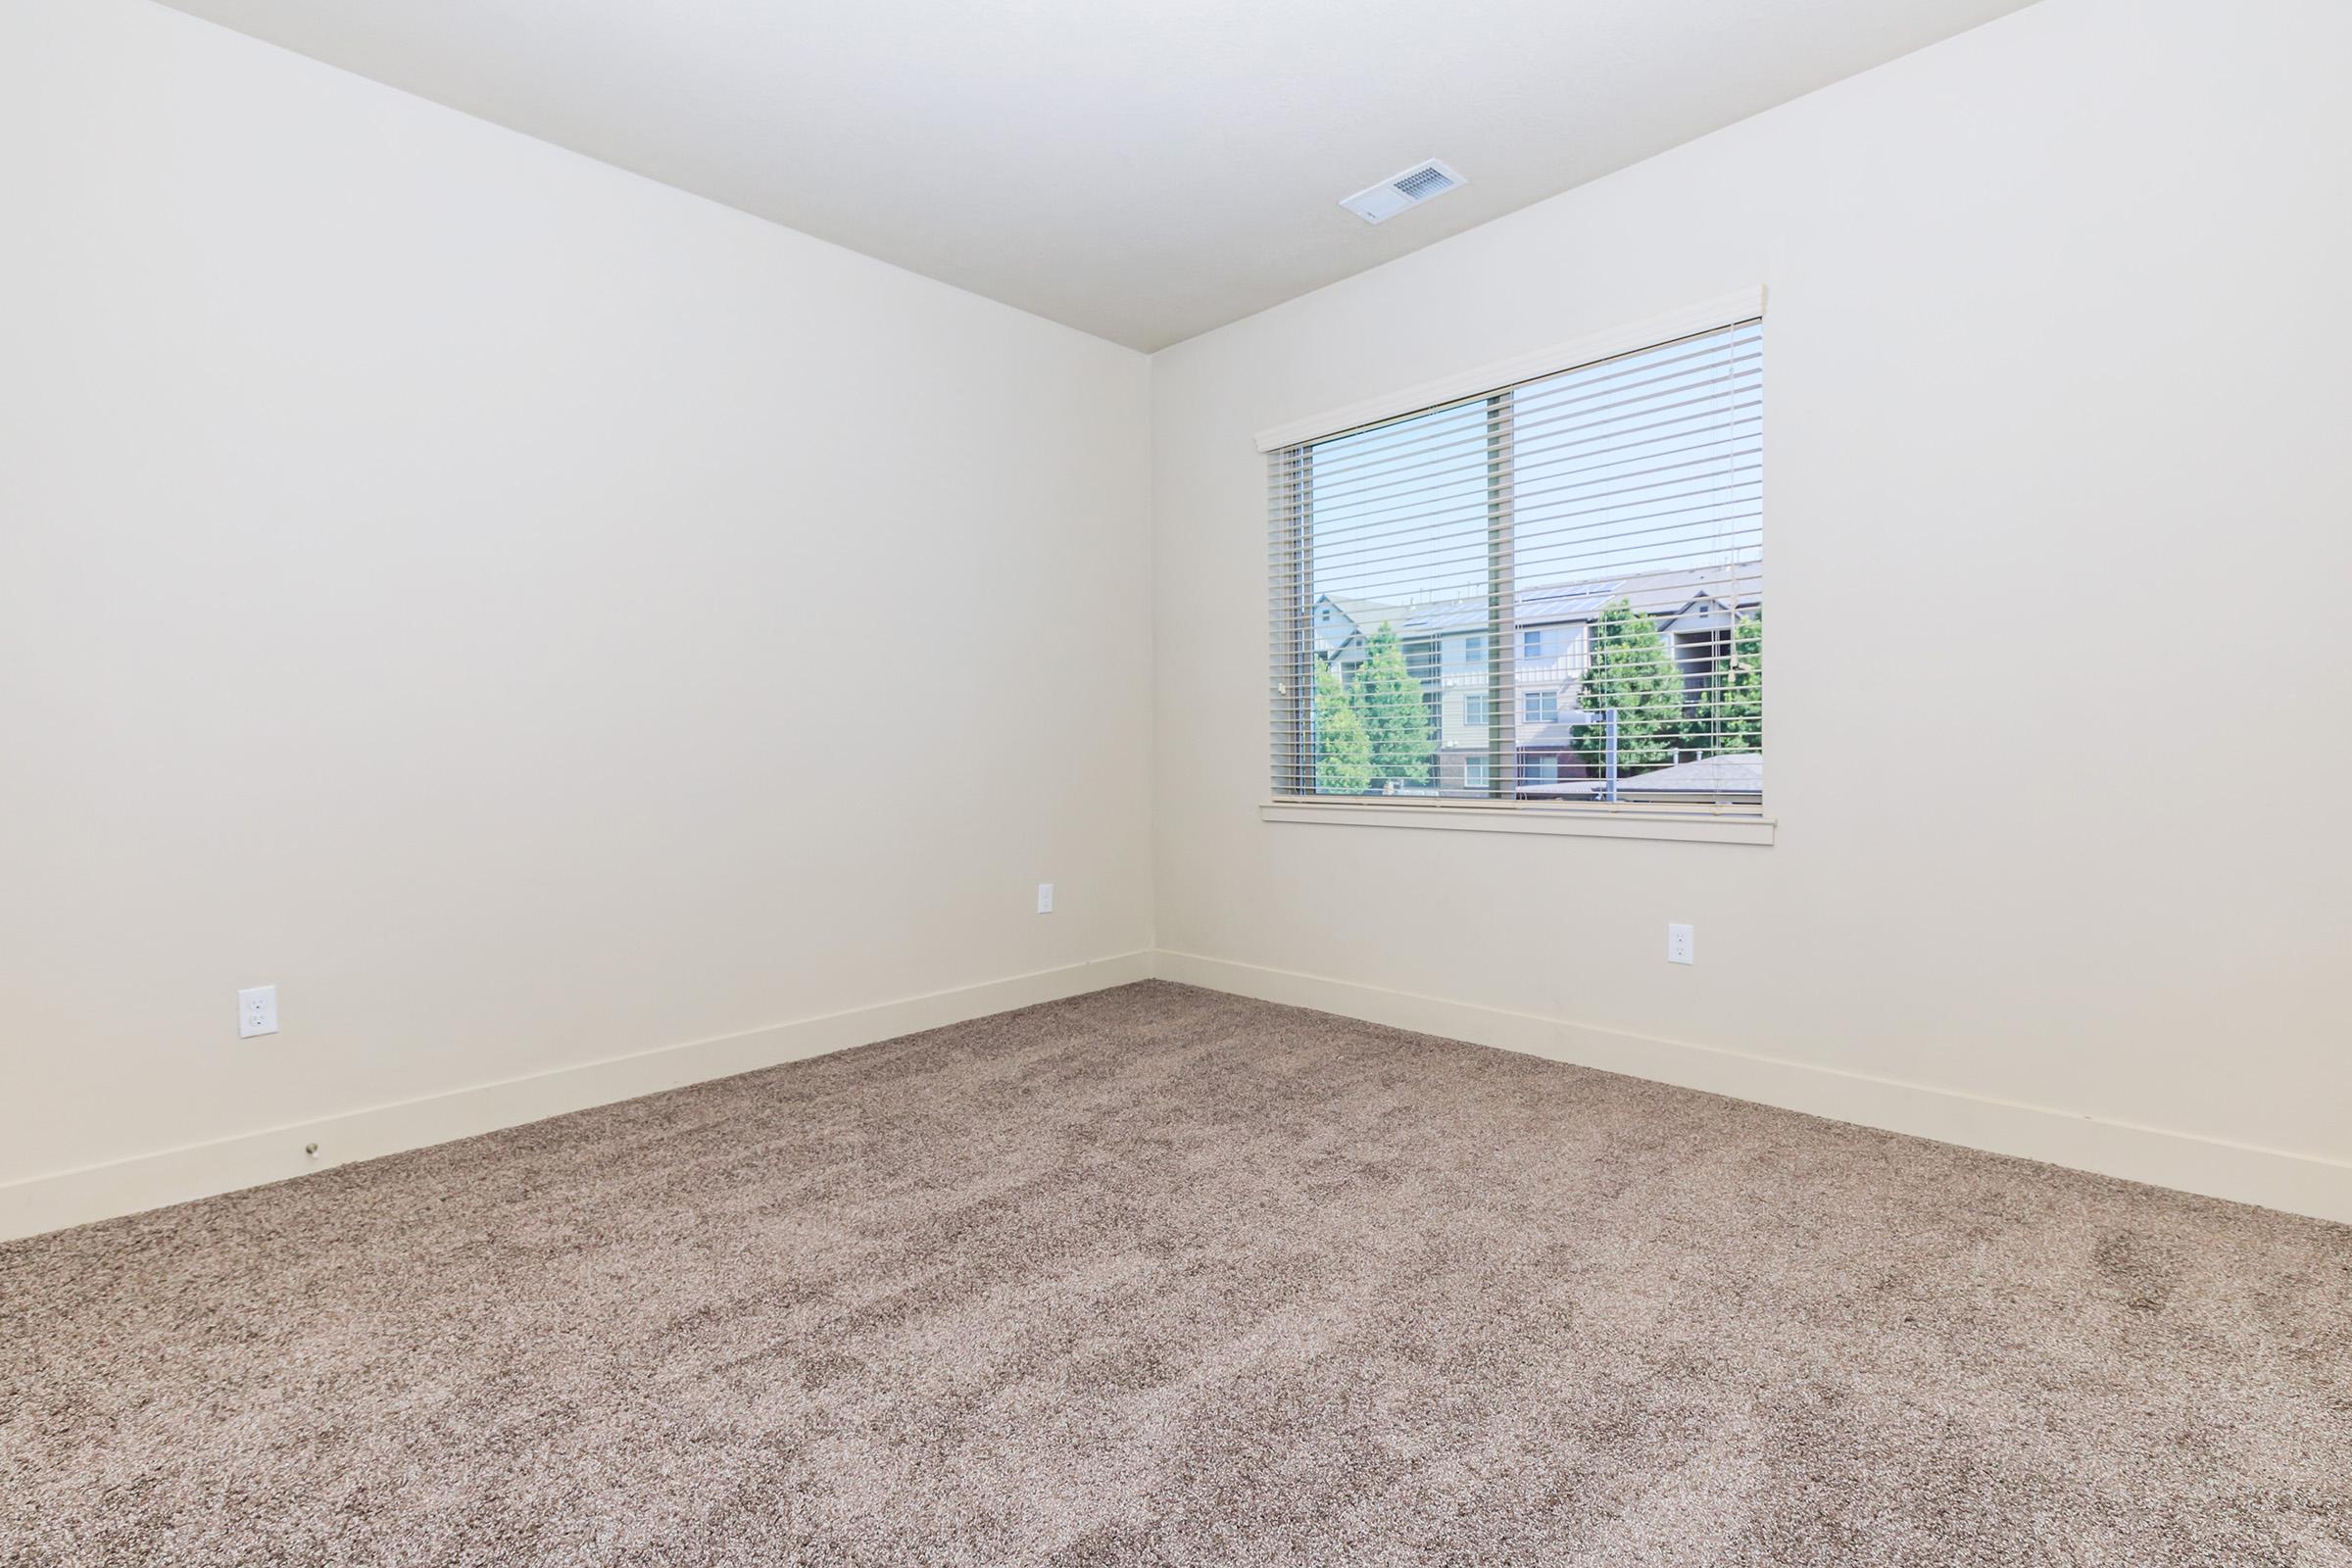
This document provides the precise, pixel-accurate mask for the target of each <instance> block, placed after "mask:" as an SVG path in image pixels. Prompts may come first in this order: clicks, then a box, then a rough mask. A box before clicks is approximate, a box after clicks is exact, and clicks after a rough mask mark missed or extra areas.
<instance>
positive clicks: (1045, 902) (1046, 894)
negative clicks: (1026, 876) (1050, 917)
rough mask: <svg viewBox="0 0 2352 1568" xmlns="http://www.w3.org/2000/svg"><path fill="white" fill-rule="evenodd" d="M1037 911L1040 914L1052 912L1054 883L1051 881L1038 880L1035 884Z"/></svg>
mask: <svg viewBox="0 0 2352 1568" xmlns="http://www.w3.org/2000/svg"><path fill="white" fill-rule="evenodd" d="M1037 912H1038V913H1040V914H1052V913H1053V912H1054V884H1053V883H1051V882H1040V883H1039V884H1038V885H1037Z"/></svg>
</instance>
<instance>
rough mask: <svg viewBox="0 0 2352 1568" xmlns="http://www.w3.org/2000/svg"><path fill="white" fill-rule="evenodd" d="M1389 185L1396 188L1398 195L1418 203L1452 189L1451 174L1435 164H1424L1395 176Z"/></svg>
mask: <svg viewBox="0 0 2352 1568" xmlns="http://www.w3.org/2000/svg"><path fill="white" fill-rule="evenodd" d="M1389 183H1390V184H1392V185H1394V186H1396V187H1397V192H1398V193H1399V194H1400V195H1404V196H1408V197H1410V198H1412V199H1413V200H1414V201H1417V202H1418V201H1427V200H1428V199H1429V198H1430V197H1432V196H1435V195H1436V194H1437V193H1438V192H1440V191H1442V190H1451V189H1453V185H1454V180H1453V176H1452V175H1451V174H1448V173H1446V171H1444V170H1443V169H1440V168H1438V167H1437V166H1436V165H1435V164H1424V165H1423V166H1422V167H1421V168H1419V169H1416V170H1414V171H1412V172H1410V173H1405V174H1399V175H1397V177H1396V178H1395V179H1393V180H1391V181H1389Z"/></svg>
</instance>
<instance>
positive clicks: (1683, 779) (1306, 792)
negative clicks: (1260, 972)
mask: <svg viewBox="0 0 2352 1568" xmlns="http://www.w3.org/2000/svg"><path fill="white" fill-rule="evenodd" d="M1759 308H1760V307H1759ZM1717 319H1720V318H1717ZM1763 400H1764V334H1763V322H1762V321H1761V319H1749V320H1745V321H1741V322H1739V323H1737V324H1734V325H1729V326H1722V327H1715V328H1711V329H1708V330H1703V331H1697V332H1693V333H1691V335H1689V336H1685V337H1681V338H1677V339H1675V340H1673V341H1671V342H1663V343H1657V344H1655V345H1653V346H1649V347H1644V348H1639V349H1636V350H1634V351H1633V352H1630V353H1624V354H1619V355H1616V356H1613V357H1611V358H1608V359H1603V360H1599V361H1596V362H1594V363H1592V364H1587V365H1583V366H1580V367H1577V368H1572V369H1567V370H1562V371H1559V372H1558V373H1555V374H1548V375H1544V376H1539V377H1536V378H1533V379H1529V380H1522V381H1517V382H1513V383H1511V384H1509V385H1504V386H1499V387H1495V388H1494V389H1492V390H1489V391H1486V392H1483V393H1479V394H1477V395H1475V396H1470V397H1463V398H1457V399H1455V400H1454V401H1451V402H1447V403H1444V404H1441V405H1438V406H1436V407H1432V408H1429V409H1426V410H1424V411H1422V412H1420V413H1416V414H1410V415H1406V416H1403V417H1398V418H1393V419H1389V420H1385V421H1382V422H1380V423H1376V424H1371V425H1366V426H1362V427H1360V428H1355V429H1349V430H1345V431H1343V432H1342V433H1340V434H1336V435H1331V436H1326V437H1320V438H1316V439H1312V440H1307V441H1303V442H1300V443H1299V444H1296V445H1290V446H1284V447H1279V448H1278V449H1276V450H1275V451H1274V452H1273V453H1272V462H1273V494H1274V498H1275V500H1274V512H1273V528H1274V583H1273V587H1274V598H1275V606H1276V627H1275V667H1274V672H1273V673H1274V680H1273V688H1274V703H1275V724H1274V738H1275V756H1274V790H1275V794H1276V795H1277V796H1281V797H1298V796H1323V797H1329V796H1364V797H1378V798H1380V799H1383V800H1399V799H1401V800H1404V801H1407V802H1410V801H1412V800H1414V799H1418V798H1430V799H1435V798H1437V797H1440V796H1443V795H1446V794H1448V793H1467V794H1484V793H1486V791H1487V788H1488V785H1489V782H1490V780H1491V779H1492V778H1494V777H1495V776H1499V777H1500V778H1501V779H1503V780H1505V781H1509V780H1514V779H1518V778H1521V777H1542V778H1544V779H1546V780H1555V779H1557V778H1558V777H1559V771H1560V768H1561V765H1562V764H1561V753H1560V752H1559V751H1558V750H1557V748H1559V747H1560V746H1562V745H1563V744H1564V745H1565V747H1566V748H1567V750H1566V753H1565V755H1566V757H1567V759H1568V760H1570V761H1573V762H1574V763H1576V764H1578V765H1577V766H1576V767H1575V769H1574V770H1573V771H1572V772H1571V773H1570V776H1571V777H1573V778H1577V779H1580V780H1581V779H1585V778H1592V779H1593V781H1594V789H1593V799H1594V800H1596V801H1600V802H1610V803H1615V804H1623V803H1625V802H1627V801H1629V800H1640V801H1642V802H1645V803H1648V804H1653V805H1671V804H1676V803H1698V804H1705V805H1709V806H1712V807H1717V808H1720V807H1723V806H1739V805H1744V806H1754V805H1759V804H1760V803H1761V800H1762V789H1763V785H1762V779H1763V609H1764V500H1763ZM1325 604H1331V605H1339V606H1343V607H1345V606H1349V605H1357V604H1361V605H1377V606H1380V607H1382V610H1381V613H1382V615H1383V617H1384V619H1383V621H1382V625H1384V626H1386V625H1393V627H1394V633H1395V636H1394V639H1393V640H1392V639H1385V638H1384V639H1382V640H1381V641H1380V642H1379V643H1378V644H1377V647H1378V648H1379V649H1381V650H1387V649H1390V648H1396V649H1401V650H1403V651H1405V652H1402V653H1388V652H1385V651H1376V652H1374V653H1373V654H1371V655H1370V656H1369V657H1365V656H1364V655H1363V653H1362V649H1361V646H1359V647H1358V648H1357V650H1356V652H1355V658H1356V659H1358V660H1360V662H1356V663H1354V664H1353V665H1352V667H1351V669H1350V671H1349V673H1348V681H1347V683H1346V685H1345V686H1344V687H1343V686H1341V685H1339V684H1338V683H1337V682H1336V681H1334V680H1332V679H1330V678H1329V673H1330V672H1328V671H1324V670H1322V669H1321V667H1320V661H1321V659H1322V658H1323V657H1324V656H1322V655H1320V654H1319V653H1318V648H1319V646H1320V644H1321V643H1322V642H1324V641H1329V640H1330V639H1320V640H1319V639H1318V638H1317V637H1316V636H1315V635H1314V634H1313V614H1314V610H1315V607H1317V606H1319V605H1325ZM1530 621H1540V622H1541V623H1540V624H1529V623H1528V622H1530ZM1692 628H1700V629H1695V630H1694V629H1692ZM1380 629H1381V626H1359V627H1358V628H1357V631H1358V633H1359V634H1360V635H1361V636H1363V637H1367V638H1368V637H1370V636H1371V635H1372V633H1373V632H1375V631H1378V630H1380ZM1440 648H1442V649H1444V650H1446V658H1444V659H1439V658H1436V657H1434V656H1433V655H1431V654H1429V653H1423V654H1421V655H1420V656H1419V657H1418V658H1415V657H1413V656H1412V654H1411V653H1410V651H1411V650H1416V649H1420V650H1430V649H1440ZM1570 650H1574V653H1573V656H1571V654H1570ZM1384 664H1385V665H1386V666H1387V672H1386V674H1385V675H1384V674H1383V673H1382V669H1383V666H1384ZM1521 666H1527V667H1526V668H1525V670H1524V679H1525V681H1526V682H1527V684H1525V685H1524V686H1523V685H1522V684H1521V681H1522V678H1523V671H1522V667H1521ZM1564 680H1565V681H1566V682H1568V684H1566V685H1564V686H1563V684H1562V683H1563V681H1564ZM1539 681H1541V682H1542V684H1540V685H1539V684H1537V682H1539ZM1456 691H1460V692H1461V693H1462V694H1463V695H1462V698H1461V701H1460V703H1459V704H1458V706H1457V705H1456V704H1455V702H1454V699H1453V696H1452V694H1453V693H1454V692H1456ZM1497 700H1499V702H1500V703H1501V704H1503V705H1504V706H1502V707H1501V709H1500V711H1501V712H1502V713H1504V714H1509V715H1514V716H1515V717H1516V719H1517V723H1516V724H1515V725H1513V726H1512V731H1513V733H1511V734H1509V735H1500V734H1497V735H1493V736H1492V737H1489V736H1488V735H1485V734H1468V733H1464V732H1463V731H1459V730H1454V729H1452V728H1451V727H1450V725H1449V723H1448V721H1447V715H1448V714H1449V713H1459V714H1460V715H1461V722H1462V724H1463V725H1464V728H1465V730H1469V731H1485V730H1486V729H1487V728H1488V724H1489V720H1490V716H1491V715H1492V714H1493V713H1494V712H1495V701H1497ZM1339 705H1345V706H1346V708H1347V709H1348V711H1346V712H1344V713H1343V712H1341V711H1338V708H1339ZM1563 716H1566V717H1567V718H1568V719H1569V720H1570V722H1571V724H1572V726H1573V727H1572V729H1571V731H1570V733H1569V734H1568V735H1567V736H1565V737H1562V736H1559V735H1556V734H1555V735H1553V736H1551V737H1548V739H1549V740H1550V742H1551V744H1552V747H1553V748H1554V750H1553V751H1552V753H1551V756H1550V759H1549V760H1544V761H1535V763H1534V768H1533V770H1529V771H1523V770H1522V769H1521V768H1520V767H1519V766H1518V764H1517V762H1516V760H1515V758H1516V755H1517V754H1516V751H1515V743H1516V742H1519V741H1522V740H1524V739H1526V738H1527V737H1526V736H1525V735H1524V734H1522V733H1520V731H1521V729H1522V727H1524V726H1535V725H1555V724H1558V723H1559V722H1560V721H1561V720H1562V718H1563ZM1612 717H1613V720H1614V721H1613V723H1612V722H1611V718H1612ZM1490 739H1491V740H1492V744H1488V742H1489V741H1490ZM1466 747H1476V748H1477V752H1476V754H1475V755H1472V756H1466V757H1465V758H1464V760H1463V763H1462V766H1461V770H1460V772H1459V774H1458V775H1457V774H1451V773H1450V772H1449V769H1447V768H1441V766H1440V760H1441V756H1442V755H1446V754H1452V753H1459V752H1462V751H1463V749H1464V748H1466ZM1531 758H1532V754H1531ZM1495 769H1499V774H1498V775H1497V774H1496V773H1495V771H1494V770H1495ZM1546 769H1548V771H1545V770H1546ZM1456 777H1458V778H1459V779H1460V781H1461V782H1459V783H1454V782H1453V779H1454V778H1456ZM1545 804H1546V805H1548V806H1550V807H1553V808H1554V809H1558V808H1559V807H1560V806H1561V802H1560V801H1559V800H1558V799H1557V798H1547V799H1546V801H1545Z"/></svg>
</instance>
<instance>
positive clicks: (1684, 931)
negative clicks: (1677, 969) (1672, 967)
mask: <svg viewBox="0 0 2352 1568" xmlns="http://www.w3.org/2000/svg"><path fill="white" fill-rule="evenodd" d="M1666 961H1667V962H1668V963H1696V962H1697V961H1698V939H1697V937H1696V936H1695V935H1693V934H1692V932H1691V927H1689V926H1687V925H1676V924H1674V923H1673V922H1672V921H1669V922H1668V923H1667V926H1666Z"/></svg>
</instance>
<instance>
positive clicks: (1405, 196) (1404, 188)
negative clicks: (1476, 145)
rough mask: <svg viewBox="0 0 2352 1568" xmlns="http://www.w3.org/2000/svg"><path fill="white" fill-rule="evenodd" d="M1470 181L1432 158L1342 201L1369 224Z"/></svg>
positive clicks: (1349, 209) (1393, 215)
mask: <svg viewBox="0 0 2352 1568" xmlns="http://www.w3.org/2000/svg"><path fill="white" fill-rule="evenodd" d="M1468 183H1469V181H1468V180H1466V179H1464V178H1462V176H1461V175H1459V174H1457V173H1455V172H1453V171H1452V170H1450V169H1448V168H1446V166H1445V165H1444V164H1441V163H1439V162H1438V161H1437V160H1436V159H1434V158H1433V159H1431V160H1430V161H1429V162H1428V163H1425V164H1415V165H1414V166H1413V167H1412V168H1410V169H1408V170H1406V171H1405V172H1403V173H1401V174H1392V175H1390V176H1389V177H1388V178H1387V179H1384V180H1382V181H1381V182H1380V183H1379V184H1377V185H1369V186H1366V187H1365V188H1364V189H1362V190H1359V191H1357V192H1356V193H1355V194H1354V195H1352V196H1350V197H1348V199H1347V200H1346V201H1344V202H1342V203H1340V205H1341V206H1342V207H1345V208H1347V209H1348V211H1349V212H1351V213H1353V214H1354V215H1355V216H1356V217H1358V218H1360V219H1362V220H1363V221H1365V222H1367V223H1378V222H1382V221H1386V220H1388V219H1391V218H1395V217H1396V216H1397V214H1398V213H1401V212H1403V211H1404V210H1405V209H1406V208H1407V207H1418V206H1420V205H1421V204H1422V203H1423V202H1425V201H1428V200H1429V199H1430V198H1431V197H1432V196H1443V195H1444V194H1446V192H1447V191H1449V190H1451V189H1453V187H1454V186H1456V185H1466V184H1468Z"/></svg>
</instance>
